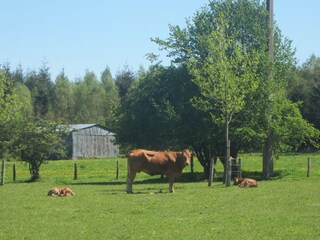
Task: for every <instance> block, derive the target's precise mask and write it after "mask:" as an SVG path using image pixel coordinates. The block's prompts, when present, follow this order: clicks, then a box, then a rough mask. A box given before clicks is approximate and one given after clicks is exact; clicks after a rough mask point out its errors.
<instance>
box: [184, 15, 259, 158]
mask: <svg viewBox="0 0 320 240" xmlns="http://www.w3.org/2000/svg"><path fill="white" fill-rule="evenodd" d="M214 21H215V22H216V25H215V29H214V30H213V31H212V32H211V33H210V34H209V35H205V36H200V37H199V39H198V40H199V41H200V42H202V43H203V44H204V45H206V46H207V49H206V50H207V55H206V56H205V57H202V58H200V59H199V58H198V56H197V55H193V54H192V51H190V56H189V57H188V62H189V66H190V71H191V72H192V74H193V76H194V79H193V81H194V82H195V83H196V84H197V85H198V86H199V89H200V93H201V96H200V98H195V101H194V102H195V106H196V107H197V108H199V109H201V110H204V111H208V112H210V114H211V116H212V121H213V122H214V123H215V124H216V125H217V126H219V127H223V126H224V128H225V149H226V155H225V159H229V157H230V146H229V124H230V123H231V121H232V119H233V117H234V115H235V114H236V113H238V112H239V111H241V110H242V109H243V107H244V105H245V97H246V96H247V95H248V94H251V93H252V92H254V91H255V90H256V88H257V80H256V78H257V77H258V74H257V69H258V63H259V56H260V55H259V53H258V52H256V51H254V50H251V51H250V50H247V49H246V48H245V47H244V46H243V45H242V43H241V42H240V41H238V40H237V38H236V36H233V35H228V33H227V25H226V21H225V18H224V16H223V15H220V16H218V17H217V19H215V20H214Z"/></svg>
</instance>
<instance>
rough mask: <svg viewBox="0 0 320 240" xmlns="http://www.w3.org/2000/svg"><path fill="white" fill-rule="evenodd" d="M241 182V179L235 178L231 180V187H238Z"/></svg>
mask: <svg viewBox="0 0 320 240" xmlns="http://www.w3.org/2000/svg"><path fill="white" fill-rule="evenodd" d="M242 182H243V178H239V177H236V178H234V180H233V185H239V184H240V183H242Z"/></svg>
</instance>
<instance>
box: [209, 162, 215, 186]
mask: <svg viewBox="0 0 320 240" xmlns="http://www.w3.org/2000/svg"><path fill="white" fill-rule="evenodd" d="M213 171H214V157H212V158H211V159H210V169H209V181H208V187H211V185H212V181H213Z"/></svg>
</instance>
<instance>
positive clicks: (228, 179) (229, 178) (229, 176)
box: [226, 159, 232, 187]
mask: <svg viewBox="0 0 320 240" xmlns="http://www.w3.org/2000/svg"><path fill="white" fill-rule="evenodd" d="M226 164H227V180H226V187H230V186H231V170H232V161H231V159H229V160H228V161H227V162H226Z"/></svg>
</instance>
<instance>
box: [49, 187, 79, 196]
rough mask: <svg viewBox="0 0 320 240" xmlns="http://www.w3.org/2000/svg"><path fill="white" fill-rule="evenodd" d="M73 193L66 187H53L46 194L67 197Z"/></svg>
mask: <svg viewBox="0 0 320 240" xmlns="http://www.w3.org/2000/svg"><path fill="white" fill-rule="evenodd" d="M73 195H75V193H74V192H72V190H71V189H70V188H68V187H63V188H58V187H54V188H51V189H50V190H49V192H48V196H52V197H67V196H73Z"/></svg>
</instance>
